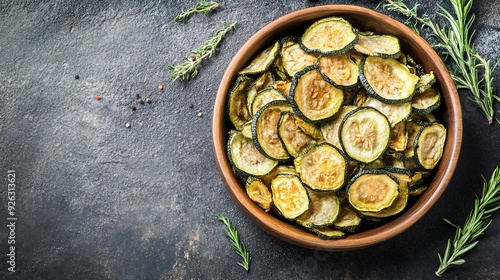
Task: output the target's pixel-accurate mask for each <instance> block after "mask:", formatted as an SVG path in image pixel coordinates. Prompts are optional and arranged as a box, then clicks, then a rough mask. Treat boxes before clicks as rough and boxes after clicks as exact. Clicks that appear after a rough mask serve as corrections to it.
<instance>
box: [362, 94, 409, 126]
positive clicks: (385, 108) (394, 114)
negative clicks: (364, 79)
mask: <svg viewBox="0 0 500 280" xmlns="http://www.w3.org/2000/svg"><path fill="white" fill-rule="evenodd" d="M363 106H369V107H372V108H375V109H377V110H379V111H380V112H381V113H382V114H384V115H385V116H386V117H387V119H388V120H389V123H390V124H391V127H394V126H395V125H396V124H398V123H400V122H401V121H402V120H404V119H406V118H407V117H408V116H409V115H410V113H411V106H412V103H411V102H404V103H398V104H387V103H384V102H382V101H380V100H378V99H376V98H373V97H369V98H367V99H366V100H365V102H364V103H363Z"/></svg>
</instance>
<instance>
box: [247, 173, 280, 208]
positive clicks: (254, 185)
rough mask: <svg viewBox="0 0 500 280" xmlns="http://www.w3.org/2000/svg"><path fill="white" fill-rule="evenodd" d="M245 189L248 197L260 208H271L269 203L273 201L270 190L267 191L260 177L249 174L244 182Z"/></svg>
mask: <svg viewBox="0 0 500 280" xmlns="http://www.w3.org/2000/svg"><path fill="white" fill-rule="evenodd" d="M245 189H246V192H247V194H248V197H249V198H250V199H251V200H252V201H253V202H255V203H257V205H259V206H260V208H262V209H264V211H266V212H269V210H271V203H272V202H273V198H272V195H271V191H269V189H268V188H267V186H266V185H264V183H263V182H262V181H261V180H260V179H258V178H256V177H253V176H249V177H248V179H247V181H246V184H245Z"/></svg>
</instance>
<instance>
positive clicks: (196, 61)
mask: <svg viewBox="0 0 500 280" xmlns="http://www.w3.org/2000/svg"><path fill="white" fill-rule="evenodd" d="M236 23H237V22H234V23H231V24H229V23H227V22H223V23H222V24H223V25H224V28H222V29H220V30H218V31H217V32H216V33H215V35H214V36H213V37H211V38H209V39H208V40H207V41H205V43H204V44H203V45H201V46H199V47H198V48H197V49H196V50H193V51H192V54H193V55H192V56H190V57H187V56H186V57H184V62H183V63H181V64H178V65H175V66H172V65H169V66H168V67H167V68H168V70H170V71H172V72H173V74H172V75H171V76H170V78H171V79H172V81H176V80H181V81H189V80H191V79H194V78H195V77H196V76H198V67H199V66H200V64H201V62H202V61H203V60H204V59H207V58H210V57H212V55H213V54H215V52H216V50H217V46H219V44H220V42H221V41H222V39H223V38H224V36H226V34H227V33H228V32H229V31H230V30H231V29H233V28H235V26H236Z"/></svg>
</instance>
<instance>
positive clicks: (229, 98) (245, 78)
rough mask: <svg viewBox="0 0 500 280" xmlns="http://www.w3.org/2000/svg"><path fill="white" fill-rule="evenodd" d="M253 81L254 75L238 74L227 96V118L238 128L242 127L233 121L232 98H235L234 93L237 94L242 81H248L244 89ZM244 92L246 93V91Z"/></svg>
mask: <svg viewBox="0 0 500 280" xmlns="http://www.w3.org/2000/svg"><path fill="white" fill-rule="evenodd" d="M253 82H254V79H253V78H252V77H249V76H245V75H240V76H238V78H237V79H236V81H235V82H234V84H233V86H232V88H231V90H230V91H229V94H228V96H227V104H226V118H227V119H228V120H230V121H231V123H232V124H233V126H235V128H236V129H238V130H239V129H241V127H238V126H237V125H235V123H234V122H233V119H232V117H231V102H232V99H233V95H234V94H236V92H237V91H238V87H239V86H240V85H241V83H246V85H245V86H244V89H246V88H247V87H248V85H249V84H251V83H253ZM244 93H245V95H246V91H245V92H244ZM247 110H248V108H247ZM248 113H249V116H250V112H248ZM247 121H248V120H247Z"/></svg>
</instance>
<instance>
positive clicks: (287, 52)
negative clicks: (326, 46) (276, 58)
mask: <svg viewBox="0 0 500 280" xmlns="http://www.w3.org/2000/svg"><path fill="white" fill-rule="evenodd" d="M281 61H282V63H283V68H284V69H285V71H286V73H287V74H288V76H290V77H293V76H294V75H295V74H296V73H297V72H299V71H300V70H302V69H304V68H306V67H307V66H310V65H315V64H316V62H317V61H318V56H317V55H315V54H310V53H307V52H305V51H304V50H303V49H302V48H301V47H300V45H299V44H298V43H294V44H292V45H289V46H287V47H283V48H282V49H281Z"/></svg>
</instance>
